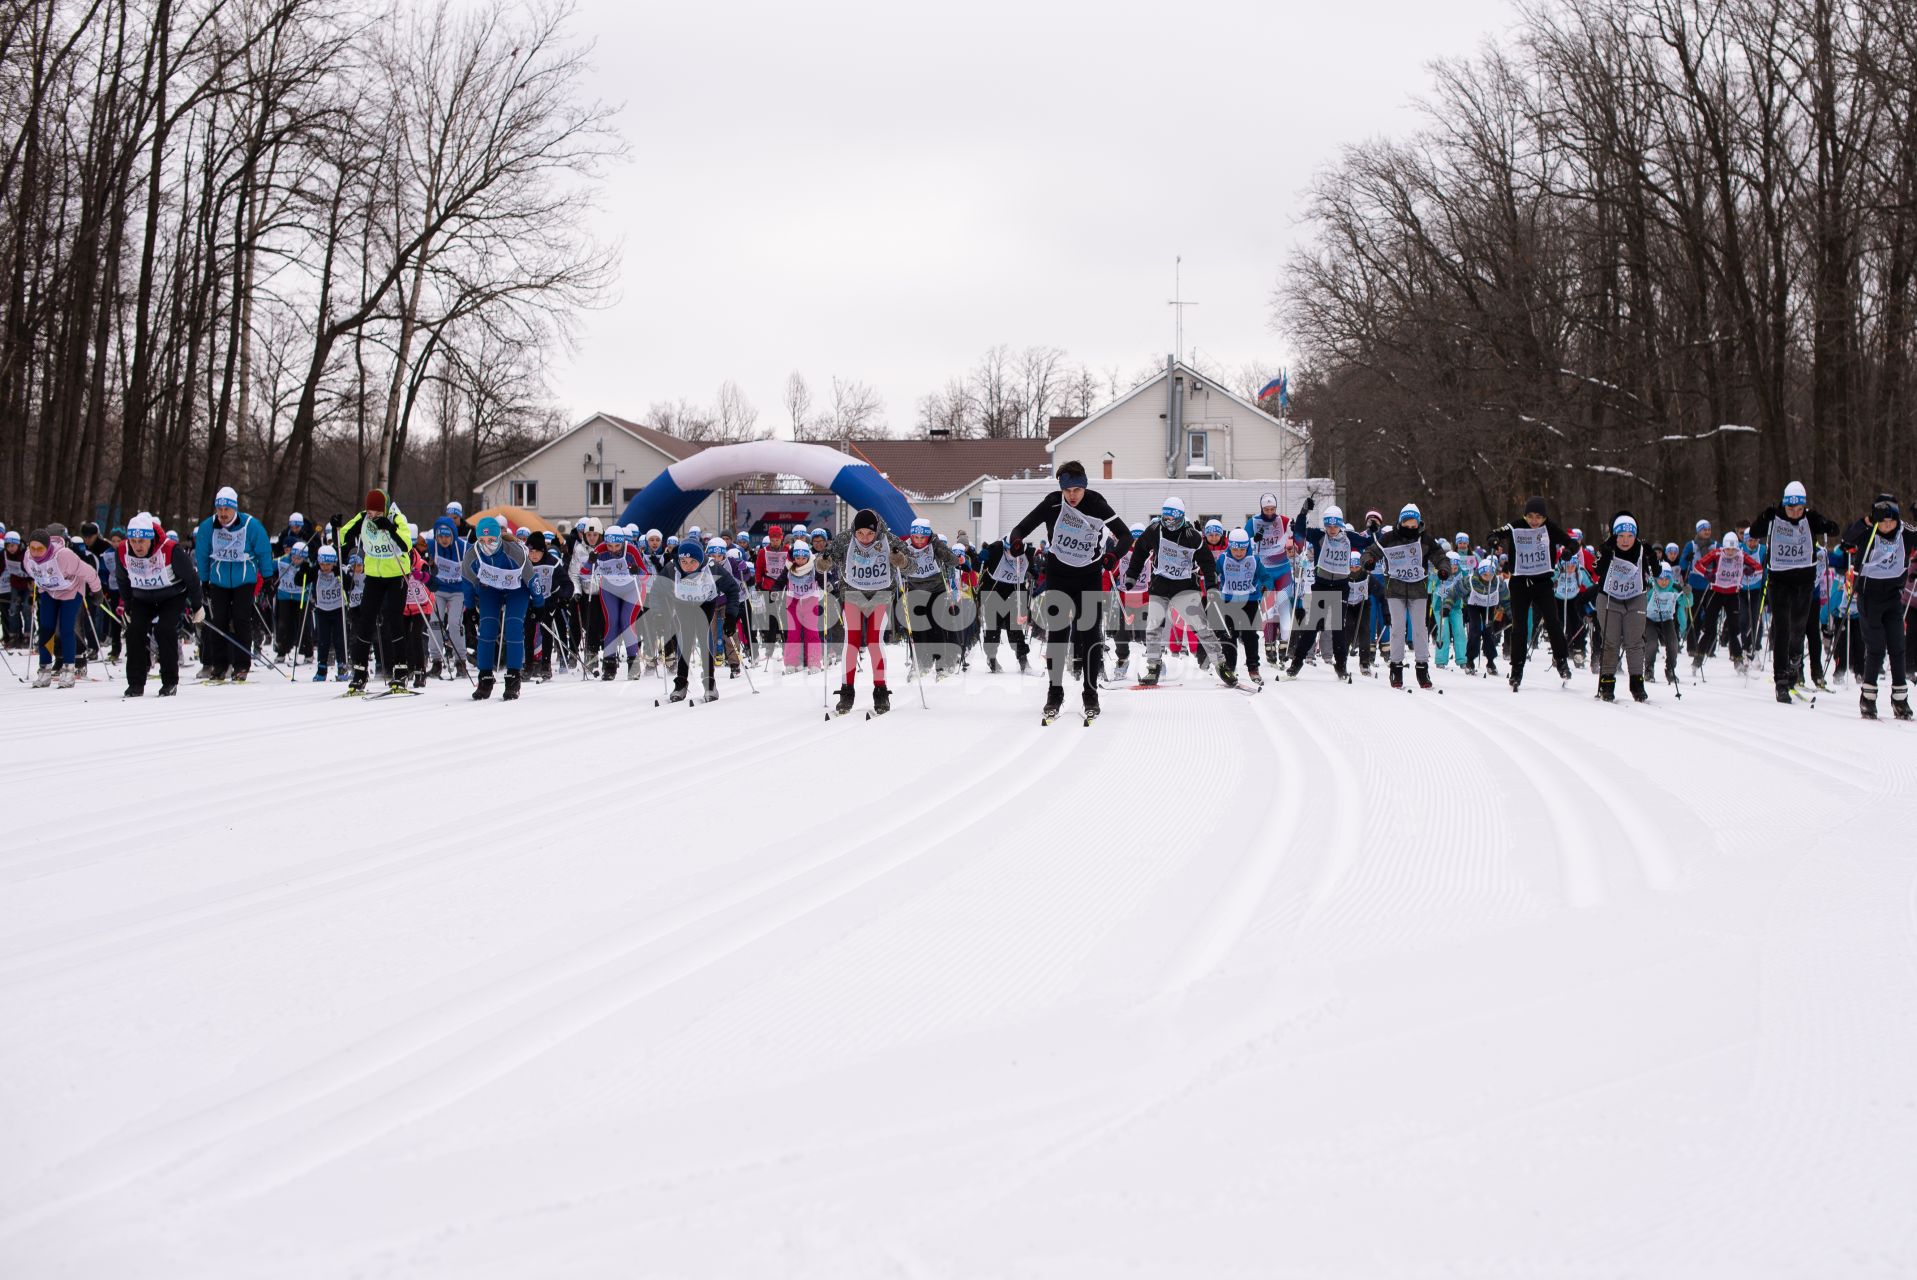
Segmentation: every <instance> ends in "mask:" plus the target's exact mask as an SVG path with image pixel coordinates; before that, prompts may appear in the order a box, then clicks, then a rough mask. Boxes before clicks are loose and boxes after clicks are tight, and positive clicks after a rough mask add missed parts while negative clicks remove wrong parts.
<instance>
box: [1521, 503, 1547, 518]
mask: <svg viewBox="0 0 1917 1280" xmlns="http://www.w3.org/2000/svg"><path fill="white" fill-rule="evenodd" d="M1524 514H1525V515H1527V516H1529V515H1539V516H1543V517H1545V518H1546V519H1549V518H1550V516H1551V511H1550V509H1549V508H1548V507H1546V506H1545V505H1544V499H1543V498H1527V499H1525V502H1524Z"/></svg>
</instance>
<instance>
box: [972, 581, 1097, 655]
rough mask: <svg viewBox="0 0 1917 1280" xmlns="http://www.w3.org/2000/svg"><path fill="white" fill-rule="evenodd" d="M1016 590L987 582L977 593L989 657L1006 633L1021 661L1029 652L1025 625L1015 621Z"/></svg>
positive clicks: (995, 651)
mask: <svg viewBox="0 0 1917 1280" xmlns="http://www.w3.org/2000/svg"><path fill="white" fill-rule="evenodd" d="M1018 592H1019V589H1018V588H1017V587H1013V586H1006V585H1005V584H1004V583H1000V582H989V583H987V584H986V586H985V589H984V590H983V591H981V592H979V597H978V605H979V625H980V626H982V627H983V628H984V634H985V644H984V649H985V655H986V656H987V657H988V658H996V657H998V642H999V637H1000V636H1001V635H1003V634H1007V633H1009V634H1010V636H1011V640H1012V649H1013V651H1014V652H1015V653H1017V654H1018V660H1019V661H1020V662H1023V661H1025V660H1026V658H1027V657H1029V656H1030V654H1031V649H1030V646H1028V645H1027V644H1026V643H1025V628H1024V627H1022V626H1020V625H1019V622H1018ZM1119 635H1120V639H1119V642H1118V648H1119V653H1120V655H1121V656H1123V654H1124V650H1125V642H1124V639H1123V635H1124V633H1123V632H1122V631H1121V632H1120V633H1119Z"/></svg>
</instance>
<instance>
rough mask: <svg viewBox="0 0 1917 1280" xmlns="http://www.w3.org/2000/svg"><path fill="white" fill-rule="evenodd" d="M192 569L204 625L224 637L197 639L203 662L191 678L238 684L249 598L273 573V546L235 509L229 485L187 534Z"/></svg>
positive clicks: (247, 643) (244, 662) (249, 630)
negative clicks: (202, 603)
mask: <svg viewBox="0 0 1917 1280" xmlns="http://www.w3.org/2000/svg"><path fill="white" fill-rule="evenodd" d="M193 567H194V569H195V570H197V571H198V573H199V575H200V584H201V589H202V590H203V591H204V592H205V593H206V615H207V622H208V623H209V624H210V626H211V627H217V628H219V630H220V631H223V632H225V633H226V634H225V635H224V636H222V635H220V634H218V632H212V631H209V633H208V634H207V635H204V636H202V637H201V638H200V653H201V655H202V658H203V659H204V660H203V662H202V663H201V665H200V671H199V674H198V676H197V677H196V678H197V679H199V680H202V681H205V682H206V683H208V684H224V683H226V678H227V675H228V673H229V672H230V673H231V674H232V677H233V680H234V681H235V682H236V683H244V682H245V680H246V677H247V673H248V672H249V671H250V670H251V669H252V666H253V654H252V649H253V597H254V595H255V594H256V593H257V591H258V589H259V584H260V582H261V581H262V580H263V579H265V578H268V577H271V576H272V573H273V543H272V540H271V539H270V538H268V537H267V534H266V526H265V525H263V524H261V523H260V522H259V521H258V520H255V519H254V518H253V517H252V516H250V515H247V514H245V513H244V512H242V511H241V510H240V496H239V494H237V493H236V492H234V490H233V488H232V487H231V486H230V485H229V486H226V487H224V488H222V489H221V490H220V491H219V492H218V493H217V494H215V495H214V496H213V514H212V515H210V516H208V517H207V518H206V519H204V520H202V521H200V527H199V529H198V530H197V531H196V532H195V533H194V535H193Z"/></svg>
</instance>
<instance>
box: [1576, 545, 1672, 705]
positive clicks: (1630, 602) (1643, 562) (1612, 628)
mask: <svg viewBox="0 0 1917 1280" xmlns="http://www.w3.org/2000/svg"><path fill="white" fill-rule="evenodd" d="M1656 563H1657V556H1656V554H1655V553H1654V552H1653V551H1652V550H1651V544H1650V543H1648V542H1645V541H1643V540H1642V539H1640V538H1639V537H1638V536H1637V517H1636V516H1634V515H1632V514H1631V513H1630V512H1628V511H1620V512H1618V513H1617V514H1616V515H1615V516H1612V517H1611V537H1610V540H1609V541H1607V542H1606V543H1605V544H1604V546H1603V547H1602V548H1601V549H1600V550H1599V552H1598V558H1597V564H1596V566H1595V572H1594V573H1593V574H1592V577H1593V578H1594V579H1595V580H1596V582H1597V589H1598V596H1597V600H1598V606H1597V607H1598V630H1599V631H1600V633H1602V635H1603V637H1604V649H1603V656H1602V657H1601V659H1600V661H1599V670H1598V697H1600V698H1602V699H1603V700H1604V701H1606V702H1615V701H1616V700H1617V660H1618V652H1619V650H1622V651H1623V653H1624V661H1625V666H1626V669H1627V670H1628V671H1629V672H1630V677H1631V697H1632V699H1633V700H1635V701H1637V702H1648V701H1650V698H1651V695H1650V694H1649V693H1648V692H1647V691H1646V690H1645V688H1644V624H1645V621H1646V619H1647V617H1648V608H1649V605H1650V600H1649V596H1648V595H1647V591H1648V589H1649V585H1650V579H1651V575H1652V573H1653V572H1654V566H1655V565H1656Z"/></svg>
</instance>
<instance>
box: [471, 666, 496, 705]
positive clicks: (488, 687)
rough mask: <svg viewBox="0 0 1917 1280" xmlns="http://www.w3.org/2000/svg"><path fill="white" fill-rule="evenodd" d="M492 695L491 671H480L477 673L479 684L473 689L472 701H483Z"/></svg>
mask: <svg viewBox="0 0 1917 1280" xmlns="http://www.w3.org/2000/svg"><path fill="white" fill-rule="evenodd" d="M492 696H493V673H492V672H490V671H482V672H480V673H479V685H478V687H476V688H475V689H474V690H473V701H474V702H484V701H485V700H486V699H488V698H490V697H492Z"/></svg>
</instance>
